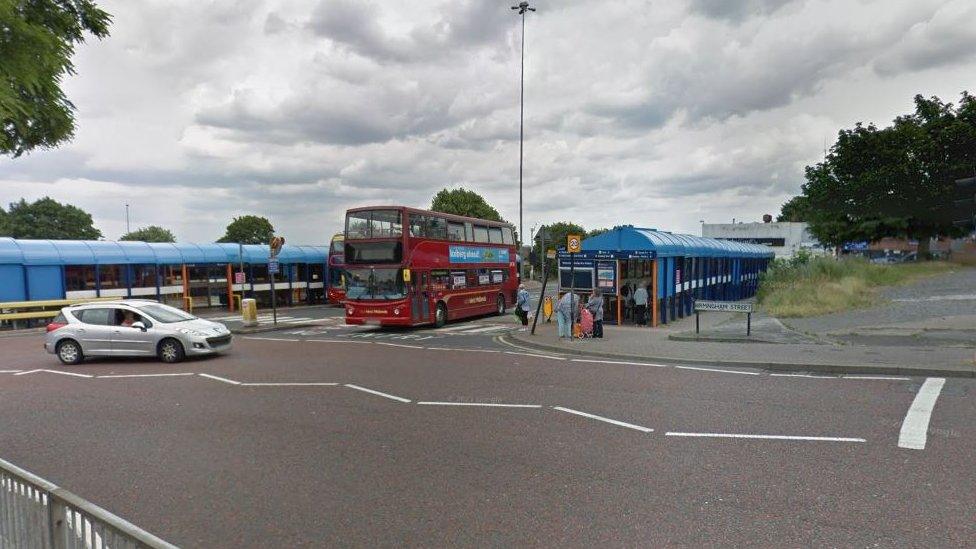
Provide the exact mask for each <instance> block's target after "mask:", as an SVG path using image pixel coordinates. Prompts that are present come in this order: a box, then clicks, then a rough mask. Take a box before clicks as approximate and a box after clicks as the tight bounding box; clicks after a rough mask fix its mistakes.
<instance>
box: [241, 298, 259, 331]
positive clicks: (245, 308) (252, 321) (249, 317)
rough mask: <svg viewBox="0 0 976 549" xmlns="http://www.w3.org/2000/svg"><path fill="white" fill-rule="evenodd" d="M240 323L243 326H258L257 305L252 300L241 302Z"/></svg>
mask: <svg viewBox="0 0 976 549" xmlns="http://www.w3.org/2000/svg"><path fill="white" fill-rule="evenodd" d="M241 322H242V323H243V324H244V325H245V326H257V325H258V304H257V301H255V300H254V299H253V298H248V299H242V300H241Z"/></svg>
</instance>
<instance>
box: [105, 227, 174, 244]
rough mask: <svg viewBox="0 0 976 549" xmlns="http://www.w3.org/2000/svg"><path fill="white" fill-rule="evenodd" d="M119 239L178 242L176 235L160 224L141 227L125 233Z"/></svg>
mask: <svg viewBox="0 0 976 549" xmlns="http://www.w3.org/2000/svg"><path fill="white" fill-rule="evenodd" d="M119 240H133V241H138V242H176V237H175V236H173V233H172V232H171V231H170V230H169V229H164V228H162V227H160V226H158V225H150V226H148V227H141V228H139V229H136V230H134V231H132V232H131V233H125V234H124V235H122V237H121V238H119Z"/></svg>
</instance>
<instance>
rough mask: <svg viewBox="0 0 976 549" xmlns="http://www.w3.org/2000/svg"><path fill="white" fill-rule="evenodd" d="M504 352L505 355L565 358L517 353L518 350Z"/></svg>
mask: <svg viewBox="0 0 976 549" xmlns="http://www.w3.org/2000/svg"><path fill="white" fill-rule="evenodd" d="M505 354H507V355H517V356H534V357H536V358H551V359H553V360H566V359H565V358H563V357H561V356H550V355H537V354H533V353H519V352H515V351H505Z"/></svg>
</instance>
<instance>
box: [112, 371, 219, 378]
mask: <svg viewBox="0 0 976 549" xmlns="http://www.w3.org/2000/svg"><path fill="white" fill-rule="evenodd" d="M192 375H193V372H183V373H178V374H112V375H105V376H95V377H97V378H98V379H105V378H119V377H176V376H192ZM201 375H202V374H201Z"/></svg>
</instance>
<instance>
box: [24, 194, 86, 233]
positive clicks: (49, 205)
mask: <svg viewBox="0 0 976 549" xmlns="http://www.w3.org/2000/svg"><path fill="white" fill-rule="evenodd" d="M6 217H7V222H6V228H7V236H12V237H14V238H52V239H63V240H95V239H97V238H101V237H102V232H101V231H99V230H98V229H96V228H95V226H94V224H93V223H92V216H91V214H89V213H88V212H86V211H84V210H82V209H81V208H77V207H75V206H72V205H70V204H61V203H60V202H58V201H56V200H54V199H51V198H48V197H44V198H41V199H40V200H37V201H35V202H33V203H30V204H28V203H27V201H26V200H24V199H23V198H22V199H20V202H14V203H12V204H10V211H9V212H8V213H7V216H6Z"/></svg>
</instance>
